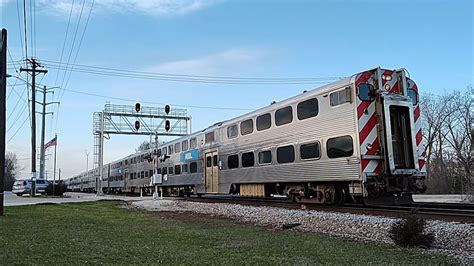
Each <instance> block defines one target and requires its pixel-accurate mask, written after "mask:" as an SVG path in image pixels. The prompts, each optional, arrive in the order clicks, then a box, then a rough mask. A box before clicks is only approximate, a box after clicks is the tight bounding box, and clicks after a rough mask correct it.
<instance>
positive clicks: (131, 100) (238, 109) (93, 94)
mask: <svg viewBox="0 0 474 266" xmlns="http://www.w3.org/2000/svg"><path fill="white" fill-rule="evenodd" d="M64 90H65V91H68V92H72V93H77V94H83V95H88V96H93V97H99V98H104V99H111V100H119V101H126V102H140V103H147V104H153V105H165V103H158V102H150V101H142V100H138V99H130V98H120V97H113V96H105V95H100V94H96V93H90V92H84V91H76V90H71V89H64ZM170 105H173V106H177V107H187V108H196V109H212V110H235V111H249V110H254V109H251V108H232V107H216V106H197V105H183V104H170Z"/></svg>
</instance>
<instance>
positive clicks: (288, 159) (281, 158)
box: [277, 145, 295, 163]
mask: <svg viewBox="0 0 474 266" xmlns="http://www.w3.org/2000/svg"><path fill="white" fill-rule="evenodd" d="M277 161H278V163H292V162H294V161H295V148H294V147H293V146H292V145H289V146H283V147H279V148H278V149H277Z"/></svg>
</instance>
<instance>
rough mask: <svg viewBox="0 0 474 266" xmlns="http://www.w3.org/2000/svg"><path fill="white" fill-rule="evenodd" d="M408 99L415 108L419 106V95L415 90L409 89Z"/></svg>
mask: <svg viewBox="0 0 474 266" xmlns="http://www.w3.org/2000/svg"><path fill="white" fill-rule="evenodd" d="M407 94H408V97H410V99H411V103H412V104H413V106H415V105H417V104H418V93H417V92H416V91H415V90H414V89H408V91H407Z"/></svg>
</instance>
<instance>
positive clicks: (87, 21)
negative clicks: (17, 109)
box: [60, 0, 95, 99]
mask: <svg viewBox="0 0 474 266" xmlns="http://www.w3.org/2000/svg"><path fill="white" fill-rule="evenodd" d="M94 3H95V0H92V4H91V8H90V9H89V14H88V15H87V20H86V25H85V26H84V30H83V31H82V35H81V39H80V40H79V46H78V48H77V51H76V56H75V57H74V61H73V62H72V65H73V66H74V64H76V60H77V56H78V55H79V50H81V46H82V40H83V39H84V35H85V33H86V29H87V25H89V19H90V17H91V13H92V9H93V8H94ZM72 68H74V67H72ZM71 74H72V69H71V71H70V72H69V76H68V78H67V81H66V85H64V88H67V85H68V84H69V79H70V78H71ZM63 94H64V91H63ZM60 99H61V98H60Z"/></svg>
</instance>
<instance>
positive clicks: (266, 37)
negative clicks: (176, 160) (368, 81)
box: [0, 0, 474, 176]
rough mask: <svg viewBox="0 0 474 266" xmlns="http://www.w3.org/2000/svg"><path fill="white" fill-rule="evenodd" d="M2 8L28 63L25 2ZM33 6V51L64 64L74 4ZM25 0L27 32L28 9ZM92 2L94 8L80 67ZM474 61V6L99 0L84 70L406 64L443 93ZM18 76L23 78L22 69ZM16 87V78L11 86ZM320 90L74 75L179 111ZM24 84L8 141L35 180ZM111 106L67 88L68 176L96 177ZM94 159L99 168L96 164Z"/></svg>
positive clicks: (115, 145)
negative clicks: (96, 153) (97, 134)
mask: <svg viewBox="0 0 474 266" xmlns="http://www.w3.org/2000/svg"><path fill="white" fill-rule="evenodd" d="M29 2H30V1H27V4H28V3H29ZM0 3H1V4H0V8H1V13H0V15H1V19H0V21H1V26H2V27H4V28H7V29H8V32H9V50H10V53H11V55H12V57H13V60H15V61H16V60H21V59H22V57H23V56H24V48H23V49H22V44H21V42H20V33H19V25H18V24H19V21H18V14H17V13H18V10H17V2H16V1H14V0H6V1H5V0H0ZM33 3H35V5H34V6H35V8H34V9H35V10H36V12H35V13H36V20H35V21H36V27H35V28H36V37H34V36H33V38H30V37H31V36H30V32H29V31H28V42H29V44H31V43H36V45H30V47H29V48H28V50H29V54H31V53H33V54H35V55H36V57H37V58H39V59H40V61H41V60H50V61H59V60H60V55H61V51H62V47H63V43H64V37H65V32H66V27H67V22H68V17H69V11H70V8H71V3H72V0H50V1H44V0H36V1H33V2H32V4H33ZM82 3H83V1H82V0H75V5H74V8H73V12H72V19H71V24H70V29H69V35H68V38H67V42H66V45H65V47H66V49H65V50H64V58H63V61H64V60H65V59H66V58H67V56H68V54H69V51H70V49H71V43H72V37H73V34H72V33H73V32H74V30H75V27H76V24H77V21H78V16H79V13H80V9H81V6H82ZM18 4H19V7H20V18H21V20H20V24H22V18H23V17H22V12H23V10H22V1H20V2H19V3H18ZM91 4H92V1H91V0H86V1H85V5H84V10H83V14H82V19H81V21H80V24H79V25H80V26H79V28H78V36H77V40H76V44H75V47H74V50H73V52H72V59H71V62H72V60H73V58H74V55H75V53H76V49H77V47H78V42H79V39H80V36H81V34H82V32H83V28H84V25H85V21H86V18H87V14H88V12H89V9H90V7H91ZM28 11H29V8H28ZM29 15H30V13H28V16H29ZM21 27H22V26H21ZM22 30H23V28H22ZM33 40H35V41H34V42H33ZM35 47H36V49H35ZM22 50H23V52H22ZM473 53H474V51H473V4H472V1H357V2H356V1H309V0H308V1H289V0H288V1H269V0H267V1H263V0H260V1H246V0H241V1H230V0H229V1H224V0H222V1H219V0H183V1H169V0H167V1H165V0H155V1H143V0H142V1H140V0H130V1H124V0H97V1H95V3H94V7H93V9H92V13H91V17H90V20H89V23H88V27H87V28H86V32H85V35H84V39H83V42H82V44H81V48H80V50H79V53H78V57H77V61H76V64H83V65H90V66H100V67H112V68H119V69H129V70H135V71H151V72H161V73H176V74H191V75H213V76H236V77H342V76H349V75H352V74H354V73H357V72H360V71H362V70H365V69H368V68H372V67H375V66H379V65H380V66H382V67H384V68H393V69H395V68H400V67H404V68H406V69H407V70H408V71H409V72H410V74H411V76H412V78H413V79H414V80H415V81H416V82H417V83H418V86H419V87H420V89H421V91H422V93H428V92H430V93H435V94H442V93H443V92H445V91H451V90H453V89H464V88H466V87H467V86H468V85H471V84H472V83H473V80H472V79H473V77H474V72H473V65H472V64H473ZM44 64H45V65H46V67H47V66H48V63H47V62H45V63H44ZM9 73H10V74H15V73H14V69H10V70H9ZM63 75H64V72H59V74H58V72H57V70H55V69H52V68H51V69H49V73H48V74H47V75H46V76H45V77H44V78H43V79H42V83H43V84H45V85H48V86H55V85H61V81H62V78H63ZM22 76H23V77H24V74H22ZM57 76H58V81H56V77H57ZM39 79H40V80H41V77H39ZM55 81H56V82H55ZM9 84H15V80H14V79H10V80H9ZM18 84H21V83H18ZM319 85H321V84H294V85H281V84H278V85H229V84H200V83H184V82H169V81H158V80H140V79H129V78H119V77H107V76H100V75H92V74H84V73H75V72H73V73H72V75H71V78H70V80H69V82H68V85H67V87H66V88H67V89H70V90H77V91H83V92H92V93H95V94H100V95H109V96H114V97H120V98H127V99H130V100H132V101H133V100H144V101H151V102H157V103H169V104H170V105H171V106H173V104H180V105H193V106H208V107H230V108H236V109H241V108H244V109H255V108H258V107H262V106H265V105H267V104H269V103H270V102H271V101H273V100H281V99H285V98H286V97H290V96H292V95H295V94H298V93H300V92H301V91H303V90H305V89H311V88H315V87H318V86H319ZM12 88H13V87H8V92H7V94H10V96H9V97H8V101H7V105H8V106H7V117H10V118H8V123H7V127H8V137H7V139H11V140H10V141H9V142H8V144H7V150H9V151H13V152H16V153H17V154H18V157H19V158H20V159H22V160H20V162H21V163H22V166H24V167H25V170H24V171H23V172H22V175H25V174H26V175H27V173H28V172H29V169H30V167H29V160H28V158H29V157H30V155H29V150H30V149H29V138H30V137H29V132H30V131H29V129H28V128H29V127H28V125H29V124H28V121H27V122H26V123H25V124H24V125H23V127H20V125H21V122H23V121H25V119H26V117H27V112H28V111H27V110H26V112H24V113H21V112H20V111H21V110H22V107H23V106H26V102H24V101H22V100H21V99H20V98H19V97H18V94H21V95H23V98H24V97H25V95H26V94H25V90H26V88H25V86H23V85H22V86H16V87H14V91H12V92H11V93H10V90H12ZM17 93H18V94H17ZM58 95H59V92H57V93H56V95H55V97H54V99H56V98H57V96H58ZM51 99H52V98H51ZM105 101H106V99H104V98H98V97H91V96H86V95H82V94H76V93H72V92H65V93H64V96H63V97H61V107H60V109H59V112H58V111H57V109H55V108H53V109H52V110H54V111H56V114H55V116H57V117H58V122H57V126H55V123H54V119H55V118H54V119H51V118H50V119H48V121H47V127H48V129H47V132H48V133H47V135H48V137H47V138H48V139H49V138H51V137H52V136H53V135H54V133H55V132H57V133H58V135H59V142H60V146H59V147H58V149H59V153H58V156H59V157H58V158H59V161H58V162H59V167H61V168H62V170H63V173H64V175H63V176H70V175H72V174H74V173H77V172H79V171H82V170H84V169H85V166H86V164H85V158H86V156H85V152H84V151H85V150H88V151H89V152H90V153H91V154H92V148H93V147H92V144H93V139H92V133H91V132H92V113H93V112H95V111H99V110H101V109H102V108H103V105H104V104H105ZM110 102H111V103H118V104H128V103H132V102H123V101H116V100H110ZM17 103H18V104H17ZM16 105H17V107H16V108H15V106H16ZM22 105H23V106H22ZM188 112H189V114H190V115H192V116H193V129H194V130H197V129H201V128H204V127H206V126H208V125H210V124H213V123H214V122H216V121H220V120H225V119H229V118H232V117H234V116H237V115H239V114H242V113H243V112H245V111H242V110H213V109H202V108H188ZM17 117H19V118H18V120H17V121H16V122H15V120H16V118H17ZM16 131H18V133H17V134H16V135H15V136H14V137H13V138H11V137H12V135H13V133H14V132H16ZM38 136H39V135H38ZM145 139H147V137H138V136H135V137H130V136H127V137H122V136H113V137H112V139H111V140H108V141H106V150H105V158H106V160H111V159H117V158H120V157H123V156H125V155H127V154H129V153H130V152H132V151H133V149H134V148H135V147H136V146H137V145H138V144H139V143H140V142H141V141H142V140H145ZM89 162H90V165H92V156H90V157H89ZM49 165H52V162H51V161H50V162H49ZM48 169H51V167H48Z"/></svg>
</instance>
